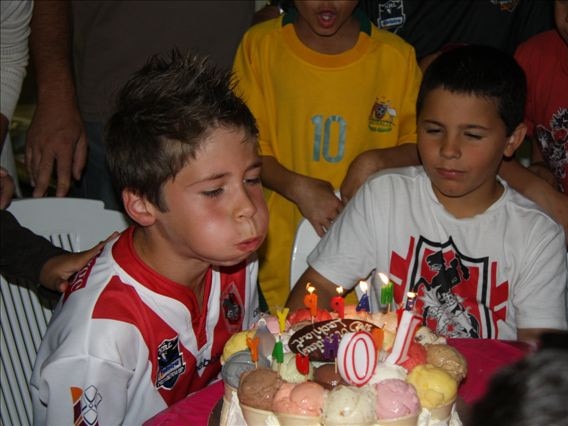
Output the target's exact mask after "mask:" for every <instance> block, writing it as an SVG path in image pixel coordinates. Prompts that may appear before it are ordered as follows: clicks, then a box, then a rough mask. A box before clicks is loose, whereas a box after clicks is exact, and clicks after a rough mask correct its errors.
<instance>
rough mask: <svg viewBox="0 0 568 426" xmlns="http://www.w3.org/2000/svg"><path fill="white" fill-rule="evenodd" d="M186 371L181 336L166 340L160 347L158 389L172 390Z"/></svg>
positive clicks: (157, 376)
mask: <svg viewBox="0 0 568 426" xmlns="http://www.w3.org/2000/svg"><path fill="white" fill-rule="evenodd" d="M184 371H185V362H184V360H183V355H182V353H181V351H180V349H179V336H176V337H174V338H173V339H166V340H164V341H163V342H162V343H161V344H160V346H159V347H158V372H157V374H156V389H160V388H163V389H166V390H171V389H172V388H173V387H174V386H175V384H176V382H177V380H178V378H179V376H180V375H181V374H183V372H184Z"/></svg>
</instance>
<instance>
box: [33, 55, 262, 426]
mask: <svg viewBox="0 0 568 426" xmlns="http://www.w3.org/2000/svg"><path fill="white" fill-rule="evenodd" d="M229 81H230V77H229V74H228V73H224V72H220V71H218V70H216V69H215V68H214V67H213V66H212V65H210V64H209V63H207V62H206V61H205V60H203V59H200V58H198V57H192V56H187V57H182V56H181V55H180V54H179V53H176V52H174V53H172V56H171V57H168V58H160V57H154V58H152V59H151V60H150V61H149V63H148V64H147V65H146V66H145V67H144V68H142V69H141V70H140V71H139V72H138V73H136V74H135V75H134V76H133V77H132V79H131V80H129V82H128V83H127V84H126V85H125V87H124V88H123V89H122V91H121V93H120V96H119V98H118V105H117V111H116V112H115V114H114V115H113V116H112V118H111V119H110V122H109V124H108V129H107V137H106V142H107V155H108V161H109V166H110V170H111V173H112V175H113V178H114V179H115V183H116V186H117V189H119V190H120V192H121V194H122V201H123V204H124V209H125V210H126V212H127V213H128V215H129V216H130V218H131V219H132V220H133V221H134V222H135V225H134V226H132V227H130V228H128V229H127V230H126V231H124V232H123V233H122V234H121V235H120V237H118V238H117V239H115V240H114V241H111V242H109V243H108V244H107V245H106V247H105V248H104V249H103V252H102V253H101V255H100V256H98V257H97V258H96V259H94V260H93V261H91V262H90V263H89V264H88V265H87V266H86V267H85V268H84V269H83V270H82V271H80V272H79V273H78V274H77V278H76V279H75V281H74V282H73V283H72V284H71V286H70V287H69V288H68V289H67V291H66V292H65V294H64V296H63V298H62V302H60V304H59V305H58V308H57V309H56V311H55V313H54V316H53V318H52V320H51V322H50V324H49V327H48V330H47V332H46V335H45V337H44V339H43V341H42V344H41V347H40V350H39V353H38V357H37V360H36V363H35V366H34V371H33V374H32V378H31V391H32V398H33V407H34V423H36V424H52V425H70V424H93V425H94V424H100V425H119V424H124V425H140V424H142V423H143V422H144V421H146V420H147V419H149V418H150V417H152V416H153V415H155V414H156V413H158V412H160V411H162V410H164V409H165V408H167V407H168V406H169V405H171V404H174V403H175V402H177V401H179V400H181V399H183V398H185V396H187V395H188V394H189V393H191V392H194V391H196V390H199V389H201V388H203V387H205V386H206V385H207V384H208V383H209V382H210V381H211V380H212V379H214V378H216V377H217V376H218V374H219V372H220V369H221V366H220V356H221V354H222V352H223V346H224V345H225V343H226V341H227V340H228V339H229V337H230V336H231V335H232V334H234V333H236V332H238V331H240V330H242V329H243V328H245V329H246V328H249V327H250V326H251V325H252V323H253V322H254V321H255V320H257V319H258V315H259V312H258V293H257V287H256V285H257V284H256V281H257V271H258V262H257V260H256V257H255V250H256V249H257V248H258V247H259V246H260V245H261V244H262V242H263V240H264V237H265V235H266V229H267V221H268V212H267V208H266V204H265V202H264V198H263V194H262V186H261V184H260V169H261V160H260V157H259V155H258V145H257V140H256V135H257V130H256V126H255V121H254V117H253V116H252V114H251V112H250V111H249V109H248V108H247V107H246V105H245V104H244V103H243V102H242V101H241V100H240V99H239V98H238V97H236V96H235V95H234V93H233V91H232V87H231V85H230V84H229Z"/></svg>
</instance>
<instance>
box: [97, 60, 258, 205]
mask: <svg viewBox="0 0 568 426" xmlns="http://www.w3.org/2000/svg"><path fill="white" fill-rule="evenodd" d="M233 88H234V80H233V79H232V76H231V74H230V73H229V72H226V71H222V70H221V69H219V68H217V67H215V66H214V65H213V64H212V63H211V62H209V61H208V59H207V58H205V57H201V56H198V55H195V54H188V55H185V56H183V55H182V54H181V53H180V52H179V51H177V50H174V51H172V52H171V54H170V55H168V56H166V57H164V56H160V55H155V56H153V57H151V58H150V59H149V61H148V62H147V63H146V65H144V67H143V68H142V69H141V70H140V71H138V72H137V73H135V74H134V75H133V76H132V78H131V79H130V80H129V81H128V82H127V83H126V84H125V85H124V87H123V88H122V89H121V91H120V93H119V95H118V99H117V106H116V112H115V113H114V114H113V116H112V117H111V118H110V120H109V122H108V125H107V129H106V144H107V161H108V164H109V168H110V172H111V175H112V177H113V180H114V184H115V186H116V189H117V190H118V191H120V192H122V190H123V189H126V188H127V189H129V190H131V191H132V192H134V193H135V194H137V195H141V196H145V197H146V198H147V199H148V200H149V201H150V202H152V203H153V204H154V205H156V206H157V207H158V208H160V209H161V210H166V209H167V206H165V203H164V201H163V200H162V197H161V189H162V186H163V185H164V184H165V183H166V182H167V181H168V180H169V179H173V178H174V177H175V176H176V174H177V173H178V172H179V171H180V170H181V168H182V167H183V166H184V165H185V163H186V162H187V160H188V159H190V158H195V155H196V152H197V150H198V149H199V148H200V147H201V145H202V143H203V141H204V140H205V139H206V137H207V136H208V135H209V133H210V132H211V131H212V130H213V129H216V128H219V127H229V128H235V129H238V128H243V129H244V130H245V132H246V134H247V138H248V139H251V140H253V141H254V143H256V136H257V134H258V130H257V128H256V123H255V120H254V117H253V115H252V114H251V112H250V110H249V109H248V108H247V106H246V105H245V103H244V102H243V101H242V100H241V99H240V98H239V97H238V96H236V95H235V94H234V92H233Z"/></svg>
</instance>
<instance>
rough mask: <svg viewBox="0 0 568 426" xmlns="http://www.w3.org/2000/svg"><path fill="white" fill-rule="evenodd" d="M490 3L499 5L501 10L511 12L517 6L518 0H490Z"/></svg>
mask: <svg viewBox="0 0 568 426" xmlns="http://www.w3.org/2000/svg"><path fill="white" fill-rule="evenodd" d="M491 3H493V4H494V5H496V6H499V9H501V10H502V11H505V12H513V11H514V10H515V9H516V8H517V5H518V4H519V0H491Z"/></svg>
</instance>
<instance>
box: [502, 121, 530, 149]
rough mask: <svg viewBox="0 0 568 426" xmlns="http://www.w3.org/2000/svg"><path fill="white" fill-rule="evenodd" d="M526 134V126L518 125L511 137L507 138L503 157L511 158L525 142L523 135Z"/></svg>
mask: <svg viewBox="0 0 568 426" xmlns="http://www.w3.org/2000/svg"><path fill="white" fill-rule="evenodd" d="M526 134H527V126H526V125H525V124H524V123H521V124H519V125H518V126H517V127H516V128H515V130H513V133H512V134H511V136H509V137H508V138H507V143H506V145H505V150H504V151H503V155H504V156H505V157H507V158H511V157H513V156H514V155H515V151H516V150H517V148H518V147H519V146H521V144H522V143H523V141H524V140H525V135H526Z"/></svg>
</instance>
